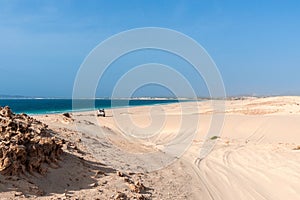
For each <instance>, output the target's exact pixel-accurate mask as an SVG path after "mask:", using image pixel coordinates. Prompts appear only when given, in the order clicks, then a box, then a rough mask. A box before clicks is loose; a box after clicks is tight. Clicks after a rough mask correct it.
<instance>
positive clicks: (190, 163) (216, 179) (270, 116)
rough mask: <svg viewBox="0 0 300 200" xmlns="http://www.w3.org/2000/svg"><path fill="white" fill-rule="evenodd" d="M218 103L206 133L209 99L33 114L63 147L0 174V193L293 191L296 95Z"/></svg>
mask: <svg viewBox="0 0 300 200" xmlns="http://www.w3.org/2000/svg"><path fill="white" fill-rule="evenodd" d="M225 104H226V110H225V111H224V113H221V114H224V117H225V118H224V122H223V129H222V131H221V132H220V133H216V135H215V137H209V138H207V137H206V136H207V131H208V129H209V127H210V124H211V119H212V116H213V115H215V114H217V113H216V110H214V108H213V107H212V104H211V102H210V101H200V102H184V103H181V104H179V103H175V104H167V105H155V106H140V107H131V108H118V109H111V110H106V117H96V112H80V113H77V112H76V113H72V114H71V117H70V118H69V117H65V116H63V115H62V114H52V115H38V116H34V118H36V119H37V120H40V121H42V122H44V123H45V124H47V125H49V128H50V129H51V130H53V132H54V133H55V134H56V137H58V138H61V139H64V140H65V141H66V143H65V145H64V146H63V151H64V153H63V155H62V157H61V160H60V161H59V162H58V165H57V166H52V167H50V168H49V170H48V173H47V174H46V175H39V174H24V175H22V176H21V177H4V176H1V183H0V190H1V199H16V198H20V199H22V198H32V199H36V198H38V199H58V198H60V199H205V200H210V199H211V200H216V199H222V200H230V199H247V200H248V199H256V200H257V199H270V200H275V199H290V200H293V199H295V200H296V199H299V198H300V123H299V122H300V97H288V96H286V97H268V98H237V99H234V100H226V102H225ZM218 112H219V111H218ZM219 114H220V113H219ZM206 140H211V141H208V142H215V143H216V145H215V147H214V149H213V150H212V151H211V152H210V153H209V154H208V155H207V156H206V157H205V158H203V159H202V160H201V161H200V162H195V161H196V160H197V158H198V156H199V153H200V150H201V148H202V147H203V144H204V143H205V142H206ZM173 147H174V148H173Z"/></svg>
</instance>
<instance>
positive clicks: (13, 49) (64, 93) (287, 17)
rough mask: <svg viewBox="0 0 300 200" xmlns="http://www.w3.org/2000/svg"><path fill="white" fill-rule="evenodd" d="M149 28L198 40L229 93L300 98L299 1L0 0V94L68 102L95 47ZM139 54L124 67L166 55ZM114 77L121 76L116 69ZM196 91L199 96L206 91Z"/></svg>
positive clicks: (102, 89)
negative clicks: (80, 69) (153, 27)
mask: <svg viewBox="0 0 300 200" xmlns="http://www.w3.org/2000/svg"><path fill="white" fill-rule="evenodd" d="M148 26H155V27H164V28H170V29H174V30H177V31H180V32H182V33H184V34H186V35H188V36H190V37H192V38H194V39H195V40H196V41H197V42H199V43H200V44H201V45H202V46H203V47H204V48H205V49H206V50H207V51H208V53H209V54H210V55H211V57H212V58H213V60H214V61H215V63H216V64H217V66H218V68H219V70H220V72H221V74H222V77H223V80H224V83H225V87H226V91H227V94H228V95H243V94H250V95H253V94H254V95H278V94H279V95H284V94H298V95H300V78H299V77H300V1H297V0H294V1H292V0H286V1H283V0H281V1H279V0H278V1H277V0H269V1H267V0H265V1H260V0H253V1H242V0H228V1H222V0H220V1H217V0H196V1H192V0H190V1H171V0H169V1H164V0H157V1H154V0H144V1H143V0H136V1H135V0H130V1H123V0H120V1H114V0H107V1H100V0H94V1H85V0H77V1H75V0H74V1H72V0H57V1H55V0H51V1H39V0H35V1H33V0H27V1H22V0H19V1H15V0H0V71H1V79H0V94H10V95H15V94H18V95H29V96H53V97H70V96H71V95H72V88H73V82H74V78H75V76H76V72H77V70H78V69H79V66H80V64H81V63H82V61H83V60H84V58H85V57H86V56H87V54H88V53H89V52H90V51H91V50H92V49H93V48H94V47H95V46H96V45H97V44H99V43H100V42H101V41H103V40H104V39H106V38H108V37H109V36H111V35H113V34H116V33H119V32H121V31H125V30H128V29H132V28H138V27H148ZM142 54H143V55H142V56H141V55H139V54H137V55H135V57H132V59H129V58H130V56H129V58H127V59H124V60H123V61H120V63H119V65H125V64H127V65H128V66H132V64H133V63H130V62H132V60H135V59H138V60H139V61H143V62H146V61H152V60H150V59H149V58H150V57H151V58H153V57H155V56H157V59H158V60H159V59H160V56H161V55H158V53H157V52H150V53H149V54H147V52H143V53H142ZM149 55H151V56H149ZM153 55H154V56H153ZM147 56H148V57H147ZM164 58H170V59H171V58H172V57H171V56H170V57H168V56H166V57H164ZM122 62H123V63H122ZM172 63H173V64H175V63H177V64H178V63H180V62H179V61H178V62H175V61H172V62H171V63H170V65H172ZM116 64H117V63H116ZM113 69H114V70H115V71H113ZM121 71H122V70H121ZM111 73H112V74H114V73H117V74H119V73H121V72H120V71H119V70H118V66H116V67H115V68H112V72H111ZM186 73H187V76H189V74H191V73H189V72H186ZM116 77H117V76H116ZM188 78H189V77H188ZM111 79H113V78H111ZM109 80H110V78H107V79H106V82H105V84H107V87H104V85H101V83H100V85H99V89H100V91H99V94H98V95H99V96H108V95H109V89H107V88H110V87H111V86H112V85H113V80H112V81H109ZM200 82H201V81H200ZM200 82H199V85H201V84H203V83H200ZM193 84H197V82H196V81H195V82H194V83H193ZM197 87H198V88H197ZM105 88H106V89H105ZM195 88H197V90H199V95H201V94H202V86H196V85H195ZM144 90H145V91H147V93H145V92H144V93H143V92H140V95H145V94H149V95H157V96H163V95H164V94H167V93H165V92H166V90H164V89H158V88H157V86H153V87H150V86H149V87H148V88H146V89H144ZM137 93H138V92H137ZM203 95H205V89H203Z"/></svg>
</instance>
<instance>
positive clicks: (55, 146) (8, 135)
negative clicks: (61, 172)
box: [0, 107, 63, 175]
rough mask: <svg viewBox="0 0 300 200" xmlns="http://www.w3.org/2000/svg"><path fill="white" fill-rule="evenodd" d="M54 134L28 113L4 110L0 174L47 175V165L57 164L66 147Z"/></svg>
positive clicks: (1, 114) (0, 126)
mask: <svg viewBox="0 0 300 200" xmlns="http://www.w3.org/2000/svg"><path fill="white" fill-rule="evenodd" d="M50 132H51V131H50V130H49V129H47V125H46V124H44V123H42V122H40V121H37V120H35V119H34V118H32V117H30V116H28V115H26V114H14V113H12V111H11V109H10V108H9V107H4V108H2V107H0V173H1V174H3V175H18V174H20V173H24V172H25V171H28V172H30V173H32V172H33V171H37V172H39V173H41V174H45V173H46V171H47V165H45V164H46V163H48V164H51V163H56V162H57V160H58V159H59V156H60V154H61V152H62V150H61V147H62V144H63V141H62V140H60V139H57V138H55V137H53V136H52V135H51V133H50Z"/></svg>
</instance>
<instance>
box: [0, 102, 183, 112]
mask: <svg viewBox="0 0 300 200" xmlns="http://www.w3.org/2000/svg"><path fill="white" fill-rule="evenodd" d="M76 101H77V107H76V110H72V99H0V106H1V107H4V106H9V107H10V108H11V109H12V111H13V112H15V113H27V114H51V113H63V112H71V111H85V110H93V109H94V108H96V109H100V108H115V107H128V106H144V105H155V104H169V103H177V102H179V100H176V99H163V100H156V99H155V100H154V99H150V100H140V99H133V100H110V99H96V100H76ZM78 101H79V102H80V104H79V106H78ZM91 101H92V104H93V105H95V107H94V108H93V107H91V106H90V105H91V104H90V103H91ZM180 101H181V102H182V100H180Z"/></svg>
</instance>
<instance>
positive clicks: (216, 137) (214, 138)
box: [210, 136, 219, 140]
mask: <svg viewBox="0 0 300 200" xmlns="http://www.w3.org/2000/svg"><path fill="white" fill-rule="evenodd" d="M218 138H219V136H212V137H211V138H210V139H211V140H216V139H218Z"/></svg>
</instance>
